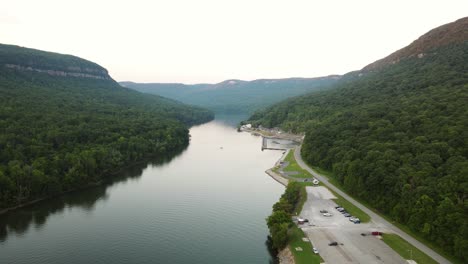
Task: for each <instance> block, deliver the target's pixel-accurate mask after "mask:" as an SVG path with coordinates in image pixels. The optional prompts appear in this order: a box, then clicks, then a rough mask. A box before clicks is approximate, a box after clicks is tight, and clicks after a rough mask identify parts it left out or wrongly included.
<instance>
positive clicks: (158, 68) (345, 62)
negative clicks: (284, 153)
mask: <svg viewBox="0 0 468 264" xmlns="http://www.w3.org/2000/svg"><path fill="white" fill-rule="evenodd" d="M467 15H468V1H466V0H440V1H431V0H426V1H415V0H405V1H399V0H398V1H396V0H392V1H385V2H384V1H376V0H373V1H351V0H347V1H346V0H343V1H337V0H335V1H334V0H321V1H315V0H308V1H295V0H281V1H275V0H265V1H263V0H246V1H244V0H233V1H227V0H226V1H224V0H191V1H189V0H185V1H184V0H166V1H156V0H152V1H142V0H131V1H116V0H114V1H104V0H80V1H66V0H40V1H38V0H29V1H27V0H0V42H1V43H6V44H16V45H20V46H25V47H31V48H36V49H43V50H48V51H55V52H60V53H67V54H73V55H76V56H79V57H82V58H85V59H88V60H91V61H94V62H97V63H99V64H100V65H102V66H104V67H105V68H107V69H108V70H109V72H110V74H111V76H112V77H113V78H114V79H116V80H118V81H124V80H130V81H136V82H185V83H198V82H210V83H212V82H220V81H222V80H225V79H231V78H233V79H244V80H251V79H257V78H283V77H315V76H323V75H329V74H343V73H346V72H348V71H351V70H357V69H360V68H362V67H364V66H365V65H367V64H368V63H371V62H373V61H375V60H377V59H379V58H382V57H384V56H386V55H388V54H390V53H391V52H393V51H395V50H397V49H399V48H402V47H403V46H406V45H408V44H409V43H410V42H411V41H413V40H414V39H416V38H417V37H419V36H420V35H422V34H424V33H426V32H427V31H428V30H430V29H432V28H434V27H437V26H439V25H442V24H446V23H448V22H452V21H454V20H456V19H458V18H461V17H464V16H467Z"/></svg>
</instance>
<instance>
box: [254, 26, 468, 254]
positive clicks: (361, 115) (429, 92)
mask: <svg viewBox="0 0 468 264" xmlns="http://www.w3.org/2000/svg"><path fill="white" fill-rule="evenodd" d="M465 24H466V18H465V19H461V20H458V21H457V22H455V23H452V24H449V26H447V27H442V28H443V29H444V30H443V32H446V33H447V34H446V35H444V36H441V35H440V31H439V30H434V31H431V32H429V33H428V34H426V35H424V36H422V37H421V38H420V39H424V40H425V41H427V42H428V43H439V42H437V41H436V40H433V41H432V40H431V39H433V38H440V37H443V38H444V39H445V38H447V39H453V40H454V41H453V42H440V43H441V44H440V46H435V45H432V46H430V47H419V48H418V49H416V48H415V47H413V46H412V45H410V46H408V47H406V48H405V49H403V50H402V52H404V53H406V52H407V51H408V50H418V51H417V52H419V49H421V50H423V53H424V56H408V57H405V56H403V57H399V60H398V61H396V62H395V63H382V62H379V63H378V64H379V66H378V67H374V66H375V65H377V64H371V65H374V66H372V67H369V66H368V67H366V68H364V69H363V70H362V71H359V72H353V73H350V74H347V75H345V76H344V77H343V81H342V82H340V83H339V84H338V85H337V86H335V87H334V89H330V91H328V92H318V93H313V94H310V95H307V96H302V97H296V98H293V99H290V100H287V101H285V102H282V103H280V104H277V105H275V106H272V107H270V108H268V109H266V110H264V111H260V112H257V113H255V114H254V115H253V116H252V117H251V118H250V121H249V122H252V123H253V124H255V125H260V124H261V125H263V126H267V127H274V126H281V127H282V128H284V129H286V130H292V131H301V132H305V133H306V137H305V140H304V143H303V147H302V156H303V158H304V159H305V160H306V161H307V162H308V163H310V164H311V165H314V166H318V167H321V168H324V169H327V170H331V171H333V173H334V175H335V177H336V180H337V181H338V182H339V183H340V184H342V185H343V186H344V188H345V189H346V190H347V191H348V192H350V193H352V194H354V195H356V196H358V197H360V198H361V199H363V200H365V201H367V202H368V203H369V204H371V205H372V206H374V207H375V208H377V209H378V210H379V211H381V212H383V213H385V214H387V215H389V216H390V217H391V218H393V219H394V220H396V221H398V222H400V223H403V224H405V225H407V226H409V227H410V228H411V229H412V230H413V231H416V232H418V233H419V234H421V235H422V236H424V237H425V238H427V239H429V240H431V241H433V242H434V243H435V244H437V245H438V246H440V247H441V248H443V249H444V250H446V251H447V252H449V253H450V254H452V255H454V256H456V257H457V258H458V259H460V260H461V262H465V263H466V262H467V261H468V253H467V252H468V222H467V221H466V219H468V200H467V198H468V197H467V194H468V103H467V102H468V37H467V35H466V34H465V35H463V36H464V39H463V41H460V40H459V37H460V35H459V34H460V33H459V31H458V30H456V29H459V28H464V30H466V29H467V27H465V26H464V25H465ZM452 27H453V28H452ZM450 34H457V35H456V36H451V35H450ZM415 43H416V44H417V45H420V43H419V42H415ZM389 61H392V59H390V60H389ZM370 68H372V70H371V71H370V70H369V69H370Z"/></svg>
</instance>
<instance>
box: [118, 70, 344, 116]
mask: <svg viewBox="0 0 468 264" xmlns="http://www.w3.org/2000/svg"><path fill="white" fill-rule="evenodd" d="M339 78H340V77H339V76H336V75H334V76H327V77H319V78H288V79H260V80H254V81H241V80H227V81H224V82H221V83H218V84H194V85H186V84H180V83H132V82H122V83H121V84H122V85H123V86H125V87H128V88H131V89H134V90H137V91H139V92H143V93H150V94H157V95H161V96H164V97H168V98H172V99H175V100H178V101H181V102H183V103H186V104H191V105H197V106H202V107H206V108H208V109H210V110H212V111H214V112H216V113H217V114H251V113H253V112H254V111H255V110H258V109H261V108H264V107H267V106H270V105H271V104H273V103H277V102H279V101H281V100H284V99H286V98H289V97H292V96H297V95H301V94H305V93H308V92H311V91H317V90H325V89H327V88H328V87H329V86H330V85H332V84H334V83H336V82H337V81H338V80H339Z"/></svg>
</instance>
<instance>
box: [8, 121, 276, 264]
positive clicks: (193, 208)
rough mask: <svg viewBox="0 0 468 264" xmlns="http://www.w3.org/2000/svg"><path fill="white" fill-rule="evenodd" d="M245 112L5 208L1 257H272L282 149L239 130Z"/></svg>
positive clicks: (45, 261) (43, 261)
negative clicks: (275, 174) (271, 225)
mask: <svg viewBox="0 0 468 264" xmlns="http://www.w3.org/2000/svg"><path fill="white" fill-rule="evenodd" d="M242 119H244V117H241V116H238V117H237V118H233V119H231V120H230V119H229V118H224V120H223V121H222V122H221V121H217V120H216V121H213V122H210V123H207V124H204V125H200V126H195V127H192V128H191V129H190V134H191V141H190V144H189V146H188V148H187V149H185V150H184V151H183V152H182V153H179V154H178V155H174V156H173V157H172V158H171V159H170V161H168V160H166V161H156V162H154V163H153V164H150V165H141V166H135V167H133V168H131V169H129V170H126V171H125V172H124V173H122V174H121V175H119V176H118V177H113V178H112V181H110V182H108V183H106V184H103V185H101V186H97V187H94V188H89V189H86V190H80V191H77V192H74V193H69V194H66V195H63V196H61V197H56V198H53V199H49V200H47V201H43V202H40V203H37V204H34V205H31V206H29V207H26V208H22V209H20V210H17V211H15V212H10V213H8V214H5V215H0V263H18V264H20V263H39V264H54V263H57V264H58V263H71V264H73V263H103V264H104V263H117V264H118V263H148V264H149V263H178V264H179V263H181V264H184V263H187V264H188V263H208V264H211V263H213V264H219V263H222V264H231V263H232V264H237V263H245V264H250V263H252V264H257V263H274V261H275V260H274V258H272V257H271V256H270V255H269V251H268V248H267V246H266V245H265V240H266V237H267V235H268V229H267V227H266V223H265V218H266V217H267V216H268V215H269V214H270V213H271V208H272V205H273V204H274V203H275V202H276V201H277V200H278V199H279V196H280V195H281V193H282V192H283V191H284V187H283V186H282V185H280V184H278V183H277V182H276V181H274V180H273V179H271V178H270V177H268V176H267V175H266V174H265V170H266V169H268V168H270V167H271V166H272V165H273V164H274V163H275V162H276V161H277V159H278V158H279V157H280V156H281V151H263V152H262V151H261V142H262V140H261V138H260V137H255V136H252V135H250V134H248V133H238V132H237V131H236V129H235V128H234V127H233V125H236V124H237V123H238V122H239V121H240V120H242Z"/></svg>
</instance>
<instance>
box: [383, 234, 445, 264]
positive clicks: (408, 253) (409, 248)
mask: <svg viewBox="0 0 468 264" xmlns="http://www.w3.org/2000/svg"><path fill="white" fill-rule="evenodd" d="M382 237H383V239H382V240H383V241H384V242H385V243H386V244H387V245H388V246H390V247H391V248H392V249H393V250H395V251H396V252H397V253H398V254H400V256H401V257H402V258H404V259H412V260H414V261H416V262H417V263H425V264H437V263H438V262H437V261H435V260H433V259H432V258H431V257H429V256H428V255H426V254H425V253H424V252H422V251H421V250H419V249H417V248H416V247H414V246H413V245H411V244H410V243H408V242H407V241H406V240H404V239H403V238H401V237H400V236H399V235H397V234H383V236H382Z"/></svg>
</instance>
